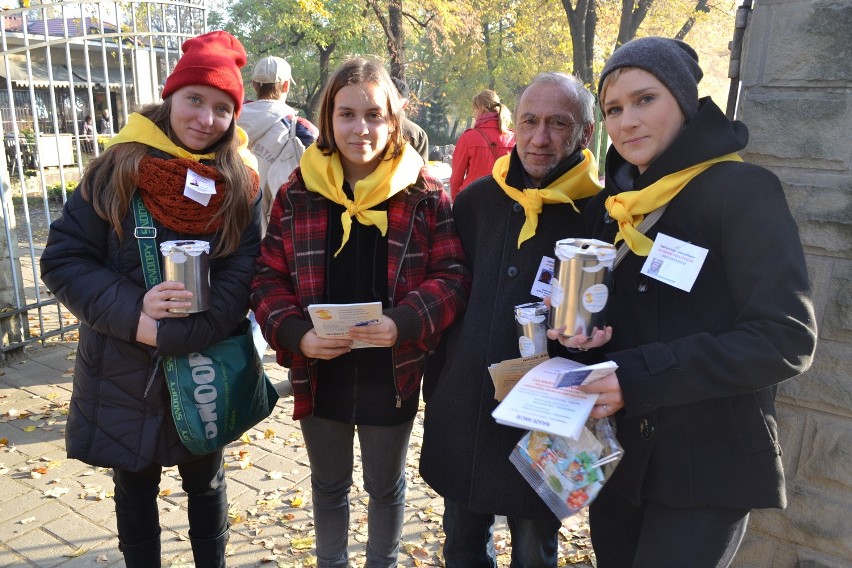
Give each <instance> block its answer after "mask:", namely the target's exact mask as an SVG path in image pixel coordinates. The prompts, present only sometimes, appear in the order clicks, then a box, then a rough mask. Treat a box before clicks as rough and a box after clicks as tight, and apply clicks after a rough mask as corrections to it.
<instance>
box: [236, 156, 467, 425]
mask: <svg viewBox="0 0 852 568" xmlns="http://www.w3.org/2000/svg"><path fill="white" fill-rule="evenodd" d="M329 203H330V202H329V201H328V200H327V199H326V198H325V197H322V196H321V195H319V194H318V193H315V192H312V191H308V190H307V189H305V182H304V179H302V173H301V169H299V168H297V169H296V170H295V171H294V172H293V174H292V175H291V176H290V179H289V181H288V182H287V184H285V185H284V186H283V187H282V188H281V191H279V192H278V194H277V196H276V198H275V203H274V204H273V206H272V213H271V216H270V221H269V228H268V230H267V234H266V237H265V238H264V240H263V243H262V244H261V252H260V256H259V257H258V259H257V265H256V269H257V270H256V274H255V277H254V281H253V282H252V294H251V301H252V308H253V309H254V311H255V316H256V318H257V321H258V323H259V324H260V326H261V329H262V330H263V335H264V337H266V339H267V341H268V342H269V344H270V346H271V347H272V348H273V349H274V350H275V352H276V355H277V360H278V363H279V364H280V365H282V366H284V367H287V368H289V369H290V382H291V384H292V385H293V395H294V410H293V418H294V419H296V420H298V419H300V418H304V417H305V416H310V415H311V413H312V412H313V408H314V393H315V392H316V381H317V361H316V360H315V359H308V358H307V357H305V356H304V355H302V354H301V352H300V351H299V341H300V340H301V338H302V336H303V335H304V333H305V332H307V331H308V330H309V329H310V328H311V327H312V325H311V324H310V316H308V311H307V308H308V306H309V305H310V304H315V303H322V302H323V297H324V291H325V268H326V255H327V254H329V252H328V251H327V250H326V243H327V237H326V234H327V230H328V223H329V215H328V206H329ZM335 220H336V219H335ZM387 239H388V290H389V292H390V296H391V302H390V303H391V307H390V308H388V309H386V310H385V314H386V315H387V316H388V317H390V318H391V319H393V320H394V322H395V323H396V325H397V329H398V331H399V340H398V341H397V345H396V346H395V347H394V349H393V364H394V369H393V373H394V378H395V383H396V397H397V400H396V403H397V404H399V403H400V402H401V401H402V400H403V399H407V398H408V397H410V396H413V395H416V394H418V393H419V391H420V381H421V378H422V376H423V371H424V369H425V366H426V360H427V358H428V356H429V354H431V353H432V352H433V351H434V349H435V347H436V346H437V344H438V341H439V339H440V336H441V332H442V331H443V330H445V329H446V328H447V327H449V325H450V324H451V323H453V321H455V319H456V318H457V317H459V316H460V315H461V313H462V312H463V311H464V307H465V305H466V303H467V297H468V293H469V291H470V272H469V271H468V269H467V266H466V264H467V261H466V259H465V257H464V252H463V251H462V246H461V243H460V242H459V239H458V236H457V235H456V230H455V224H454V222H453V216H452V211H451V206H450V200H449V198H448V197H447V195H446V193H444V191H443V189H442V186H441V183H440V182H439V181H438V180H436V179H434V178H432V177H430V176H428V175H424V174H423V173H421V175H420V177H419V178H418V180H417V182H416V183H415V184H414V185H412V186H411V187H409V188H407V189H406V190H404V191H401V192H399V193H397V194H396V195H394V196H393V197H391V199H390V200H389V201H388V232H387ZM388 402H389V403H393V401H388Z"/></svg>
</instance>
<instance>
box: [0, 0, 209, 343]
mask: <svg viewBox="0 0 852 568" xmlns="http://www.w3.org/2000/svg"><path fill="white" fill-rule="evenodd" d="M0 18H2V26H0V56H2V57H1V58H0V138H2V140H3V142H4V149H5V152H3V153H0V215H2V221H3V231H2V232H0V333H2V347H0V349H2V358H3V359H5V358H7V357H8V356H9V355H10V354H11V353H14V352H16V351H20V350H21V349H22V348H23V347H24V346H25V345H27V344H28V343H32V342H35V341H45V340H47V339H49V338H52V337H59V338H68V337H73V333H74V332H75V331H76V329H77V327H78V325H79V324H78V323H77V321H76V319H75V318H74V316H73V315H72V314H69V313H68V312H67V310H66V309H65V308H64V307H63V306H61V305H60V304H59V303H58V302H57V301H56V300H55V299H54V298H53V297H52V296H51V295H50V293H49V292H48V291H47V290H46V289H45V288H44V286H43V285H42V284H41V281H40V279H39V267H38V261H39V257H40V254H41V251H42V250H43V247H44V244H45V241H46V238H47V230H48V227H49V225H50V222H51V221H52V219H54V218H55V217H56V216H57V215H59V214H60V212H61V208H62V205H63V204H64V203H65V200H66V199H67V196H68V192H69V191H73V189H74V187H76V183H77V181H78V180H79V178H80V173H81V172H82V171H83V170H84V168H85V167H86V164H87V163H88V161H89V160H90V159H91V158H92V157H94V156H97V155H98V154H99V153H100V151H101V150H102V149H103V147H102V144H103V142H104V141H105V140H106V139H107V138H108V137H110V136H112V135H113V134H114V133H115V132H117V131H118V129H120V128H121V126H122V125H123V124H124V123H125V121H126V120H127V116H128V115H129V114H130V113H131V112H133V111H134V110H135V108H137V107H138V106H140V105H143V104H146V103H152V102H156V101H158V100H159V93H160V90H161V88H162V83H163V81H164V80H165V78H166V77H167V76H168V74H169V72H170V71H171V69H172V67H173V66H174V64H175V62H176V61H177V59H178V57H179V56H180V45H181V43H183V41H184V40H185V39H187V38H189V37H193V36H196V35H198V34H201V33H204V32H205V31H207V2H206V0H187V1H183V2H171V1H164V0H160V1H156V0H154V1H144V2H143V1H139V2H136V1H130V2H120V1H116V0H109V1H107V0H91V1H76V2H75V1H71V2H56V3H47V2H44V3H37V2H32V3H30V4H29V5H28V6H27V7H22V8H18V9H13V10H5V11H3V12H2V13H0Z"/></svg>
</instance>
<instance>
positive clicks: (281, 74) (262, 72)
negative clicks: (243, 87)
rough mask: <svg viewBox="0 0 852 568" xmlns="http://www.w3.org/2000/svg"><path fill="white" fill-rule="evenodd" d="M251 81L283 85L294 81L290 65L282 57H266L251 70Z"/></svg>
mask: <svg viewBox="0 0 852 568" xmlns="http://www.w3.org/2000/svg"><path fill="white" fill-rule="evenodd" d="M251 80H252V81H255V82H257V83H283V82H284V81H290V82H291V83H295V81H293V76H292V74H291V72H290V64H289V63H287V61H286V60H284V59H282V58H280V57H273V56H269V57H264V58H263V59H261V60H260V61H258V62H257V63H255V64H254V67H253V68H252V70H251Z"/></svg>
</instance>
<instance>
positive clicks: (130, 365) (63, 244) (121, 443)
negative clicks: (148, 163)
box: [41, 191, 260, 471]
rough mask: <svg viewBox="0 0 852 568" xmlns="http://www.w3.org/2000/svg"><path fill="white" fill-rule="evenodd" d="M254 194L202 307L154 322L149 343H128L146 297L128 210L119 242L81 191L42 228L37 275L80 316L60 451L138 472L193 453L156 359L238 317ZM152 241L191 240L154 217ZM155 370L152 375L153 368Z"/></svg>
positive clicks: (244, 299)
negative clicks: (46, 230) (153, 342)
mask: <svg viewBox="0 0 852 568" xmlns="http://www.w3.org/2000/svg"><path fill="white" fill-rule="evenodd" d="M259 220H260V198H259V196H258V199H257V201H256V202H255V204H254V208H253V221H252V223H251V224H250V225H249V226H248V227H246V229H245V230H244V232H243V235H242V239H241V243H240V246H239V248H238V249H237V251H236V252H234V253H233V254H231V255H230V256H227V257H223V258H214V259H211V261H210V282H211V294H210V308H209V309H208V310H206V311H204V312H201V313H196V314H191V315H190V316H189V317H186V318H166V319H163V320H160V327H159V330H158V332H157V343H158V347H157V348H156V349H154V348H152V347H149V346H147V345H143V344H141V343H138V342H136V340H135V338H136V329H137V325H138V323H139V315H140V312H141V311H142V299H143V297H144V295H145V293H146V291H147V290H146V288H145V283H144V280H143V277H142V265H141V262H140V255H139V247H138V245H137V241H136V239H135V238H134V237H133V233H134V227H135V222H134V219H133V213H132V212H128V215H127V216H126V217H125V218H124V220H123V221H122V228H123V229H124V235H125V237H124V239H123V240H119V239H118V236H117V234H116V232H115V231H114V230H113V229H112V227H111V226H110V224H109V223H108V222H106V221H105V220H103V219H101V218H100V217H98V216H97V214H96V213H95V210H94V208H93V207H92V204H91V203H90V202H88V201H86V200H85V199H83V196H82V194H81V192H80V191H76V192H74V193H73V194H72V195H71V197H70V198H69V199H68V202H67V203H66V204H65V208H64V209H63V212H62V216H61V217H60V218H59V219H57V220H56V221H55V222H54V223H53V224H52V225H51V227H50V235H49V237H48V241H47V246H46V248H45V250H44V253H43V254H42V256H41V277H42V280H43V281H44V283H45V284H46V285H47V287H48V288H49V289H50V290H51V291H52V292H53V293H54V294H55V295H56V298H57V299H58V300H59V301H60V302H61V303H62V304H63V305H65V306H66V307H67V308H68V309H69V310H70V311H71V312H72V313H73V314H74V315H75V316H77V318H78V319H79V320H80V339H79V342H78V344H77V362H76V365H75V370H74V387H73V392H72V395H71V408H70V413H69V416H68V424H67V428H66V434H65V438H66V447H67V453H68V457H70V458H75V459H78V460H81V461H83V462H86V463H89V464H92V465H97V466H101V467H115V468H121V469H125V470H129V471H138V470H140V469H142V468H144V467H146V466H148V465H151V464H152V463H158V464H161V465H163V466H169V465H175V464H178V463H181V462H185V461H188V460H190V459H192V457H193V456H192V454H190V453H189V452H188V451H187V450H186V449H185V448H184V447H183V445H182V444H181V442H180V440H179V438H178V435H177V432H176V430H175V427H174V422H173V421H172V418H171V413H170V411H169V395H168V390H167V388H166V385H165V381H164V378H163V375H162V371H161V370H160V369H159V368H157V366H156V361H157V359H158V358H159V357H160V356H162V355H181V354H186V353H190V352H194V351H199V350H201V349H203V348H204V347H207V346H209V345H212V344H214V343H217V342H219V341H221V340H222V339H224V338H225V337H227V336H228V335H230V334H231V333H232V332H234V331H235V330H236V329H237V328H238V327H239V326H240V324H241V323H242V322H243V320H244V319H245V316H246V313H247V311H248V305H249V285H250V283H251V279H252V275H253V272H254V259H255V257H256V256H257V254H258V252H259V244H260V221H259ZM154 226H155V227H156V229H157V242H158V243H161V242H164V241H170V240H184V239H199V240H207V241H211V250H212V249H213V248H214V247H215V246H216V242H217V236H216V235H190V234H185V233H177V232H175V231H171V230H169V229H166V228H165V227H163V226H162V225H161V224H160V223H159V222H158V221H157V219H154ZM155 369H156V371H155Z"/></svg>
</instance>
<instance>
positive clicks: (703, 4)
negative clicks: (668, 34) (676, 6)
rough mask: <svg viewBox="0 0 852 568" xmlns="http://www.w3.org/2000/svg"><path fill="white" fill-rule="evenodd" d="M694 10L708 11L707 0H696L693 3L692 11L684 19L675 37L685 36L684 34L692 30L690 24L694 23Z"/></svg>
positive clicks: (706, 12) (681, 37)
mask: <svg viewBox="0 0 852 568" xmlns="http://www.w3.org/2000/svg"><path fill="white" fill-rule="evenodd" d="M696 12H704V13H705V14H709V13H710V6H709V5H708V0H698V2H697V3H696V4H695V10H693V11H692V14H690V15H689V17H688V18H687V19H686V21H685V22H684V23H683V26H681V28H680V31H678V32H677V34H675V39H683V38H685V37H686V34H688V33H689V32H690V30H692V26H694V25H695V13H696Z"/></svg>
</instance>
